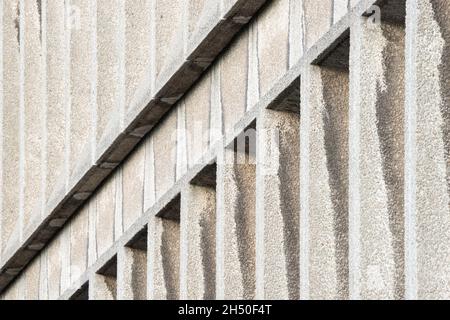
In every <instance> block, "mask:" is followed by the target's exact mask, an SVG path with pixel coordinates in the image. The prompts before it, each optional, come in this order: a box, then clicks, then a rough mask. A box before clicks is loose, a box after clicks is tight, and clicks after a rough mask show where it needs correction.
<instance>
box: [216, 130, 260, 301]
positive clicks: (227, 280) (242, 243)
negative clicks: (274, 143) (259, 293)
mask: <svg viewBox="0 0 450 320" xmlns="http://www.w3.org/2000/svg"><path fill="white" fill-rule="evenodd" d="M244 136H247V137H248V138H249V139H250V142H249V143H250V145H251V148H253V150H251V151H250V152H249V153H247V152H245V150H241V151H240V152H235V151H234V150H233V147H231V148H226V149H225V150H224V154H223V158H222V159H219V162H218V170H217V185H218V186H219V185H223V188H217V203H218V204H217V210H218V212H217V222H216V223H217V232H218V233H217V240H218V241H217V249H216V250H217V253H218V259H217V264H218V265H217V270H218V272H217V278H218V279H223V280H219V281H223V282H222V283H219V284H218V289H217V299H222V298H225V299H253V298H255V293H256V292H255V290H256V279H255V277H256V275H255V272H256V270H255V241H256V240H255V209H256V208H255V200H256V199H255V198H256V194H255V180H256V177H255V176H256V165H255V150H254V148H255V143H256V142H255V136H256V133H255V130H254V129H249V130H248V131H247V132H246V133H245V135H243V136H242V137H241V139H239V140H240V142H241V145H240V147H242V143H244V144H245V142H244V141H245V140H244V139H245V137H244ZM219 254H220V256H219Z"/></svg>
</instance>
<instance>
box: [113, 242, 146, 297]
mask: <svg viewBox="0 0 450 320" xmlns="http://www.w3.org/2000/svg"><path fill="white" fill-rule="evenodd" d="M146 298H147V252H146V251H143V250H138V249H133V248H128V247H124V248H122V249H121V250H119V252H118V254H117V300H146Z"/></svg>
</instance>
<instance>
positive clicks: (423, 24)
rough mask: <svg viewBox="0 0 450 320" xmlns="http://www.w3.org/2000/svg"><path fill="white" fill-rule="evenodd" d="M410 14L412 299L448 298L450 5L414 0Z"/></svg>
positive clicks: (408, 190)
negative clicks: (449, 18)
mask: <svg viewBox="0 0 450 320" xmlns="http://www.w3.org/2000/svg"><path fill="white" fill-rule="evenodd" d="M407 10H408V13H407V21H406V24H407V27H406V37H407V39H406V42H407V51H406V52H407V57H406V62H407V63H406V69H407V70H406V76H407V83H408V84H409V85H408V86H407V95H406V97H407V104H406V117H407V121H406V123H407V125H406V130H405V133H406V135H407V140H406V157H407V162H406V163H407V168H406V175H407V176H406V195H405V199H406V203H405V207H406V220H405V223H406V226H407V230H406V237H407V238H406V246H407V247H406V250H407V251H406V259H407V261H406V263H407V270H406V282H407V297H408V298H411V299H448V298H449V297H450V291H449V286H448V284H449V281H450V278H449V274H450V273H449V264H448V259H449V257H450V247H449V245H448V244H449V237H450V233H449V230H450V220H449V210H450V208H449V203H450V202H449V201H450V200H449V190H450V189H449V181H450V180H449V147H448V146H449V138H448V132H449V111H448V110H449V101H450V100H449V62H448V54H449V44H450V35H449V31H450V25H449V22H448V19H447V18H446V17H447V15H448V14H449V12H450V5H449V4H448V3H447V2H442V1H431V0H423V1H410V2H409V3H408V7H407Z"/></svg>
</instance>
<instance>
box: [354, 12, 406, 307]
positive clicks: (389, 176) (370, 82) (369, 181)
mask: <svg viewBox="0 0 450 320" xmlns="http://www.w3.org/2000/svg"><path fill="white" fill-rule="evenodd" d="M404 33H405V31H404V27H403V26H401V25H399V24H393V23H388V22H384V21H383V22H381V23H376V24H374V23H372V22H371V21H370V20H368V19H365V18H360V19H359V20H357V21H355V23H354V24H353V25H352V30H351V49H350V69H351V70H350V74H351V76H350V81H351V85H350V88H351V89H350V90H351V91H352V93H351V101H350V105H351V107H350V152H351V155H350V159H351V161H350V167H349V170H350V172H351V179H350V190H351V192H350V203H351V205H350V216H351V236H352V241H351V245H352V249H351V251H352V253H351V259H352V261H354V262H355V264H354V265H352V268H351V273H352V279H353V281H354V282H353V283H352V288H351V292H352V293H351V297H352V298H355V299H357V298H363V299H400V298H402V297H403V296H404V223H403V219H404V218H403V217H404V200H403V190H404V172H403V166H404V101H405V100H404V76H403V74H404V70H405V64H404V63H405V61H404V54H403V52H404ZM353 259H355V260H353Z"/></svg>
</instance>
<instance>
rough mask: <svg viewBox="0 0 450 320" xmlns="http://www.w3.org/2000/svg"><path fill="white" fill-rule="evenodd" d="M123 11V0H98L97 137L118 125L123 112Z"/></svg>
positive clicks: (113, 129)
mask: <svg viewBox="0 0 450 320" xmlns="http://www.w3.org/2000/svg"><path fill="white" fill-rule="evenodd" d="M124 12H125V9H124V1H122V0H114V1H109V0H97V13H96V18H97V35H96V37H97V47H96V51H97V98H96V99H97V124H96V126H97V130H96V131H97V133H96V140H97V141H99V140H102V139H104V136H105V135H107V134H110V132H111V131H112V132H114V131H117V130H118V129H119V126H120V117H121V113H123V112H124V110H123V108H124V103H125V101H124V97H125V85H124V77H125V75H124V72H123V67H124V64H125V63H124V58H123V52H124V49H123V47H122V46H123V40H124V39H125V14H124ZM130 40H131V39H130ZM133 40H134V39H133Z"/></svg>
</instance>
